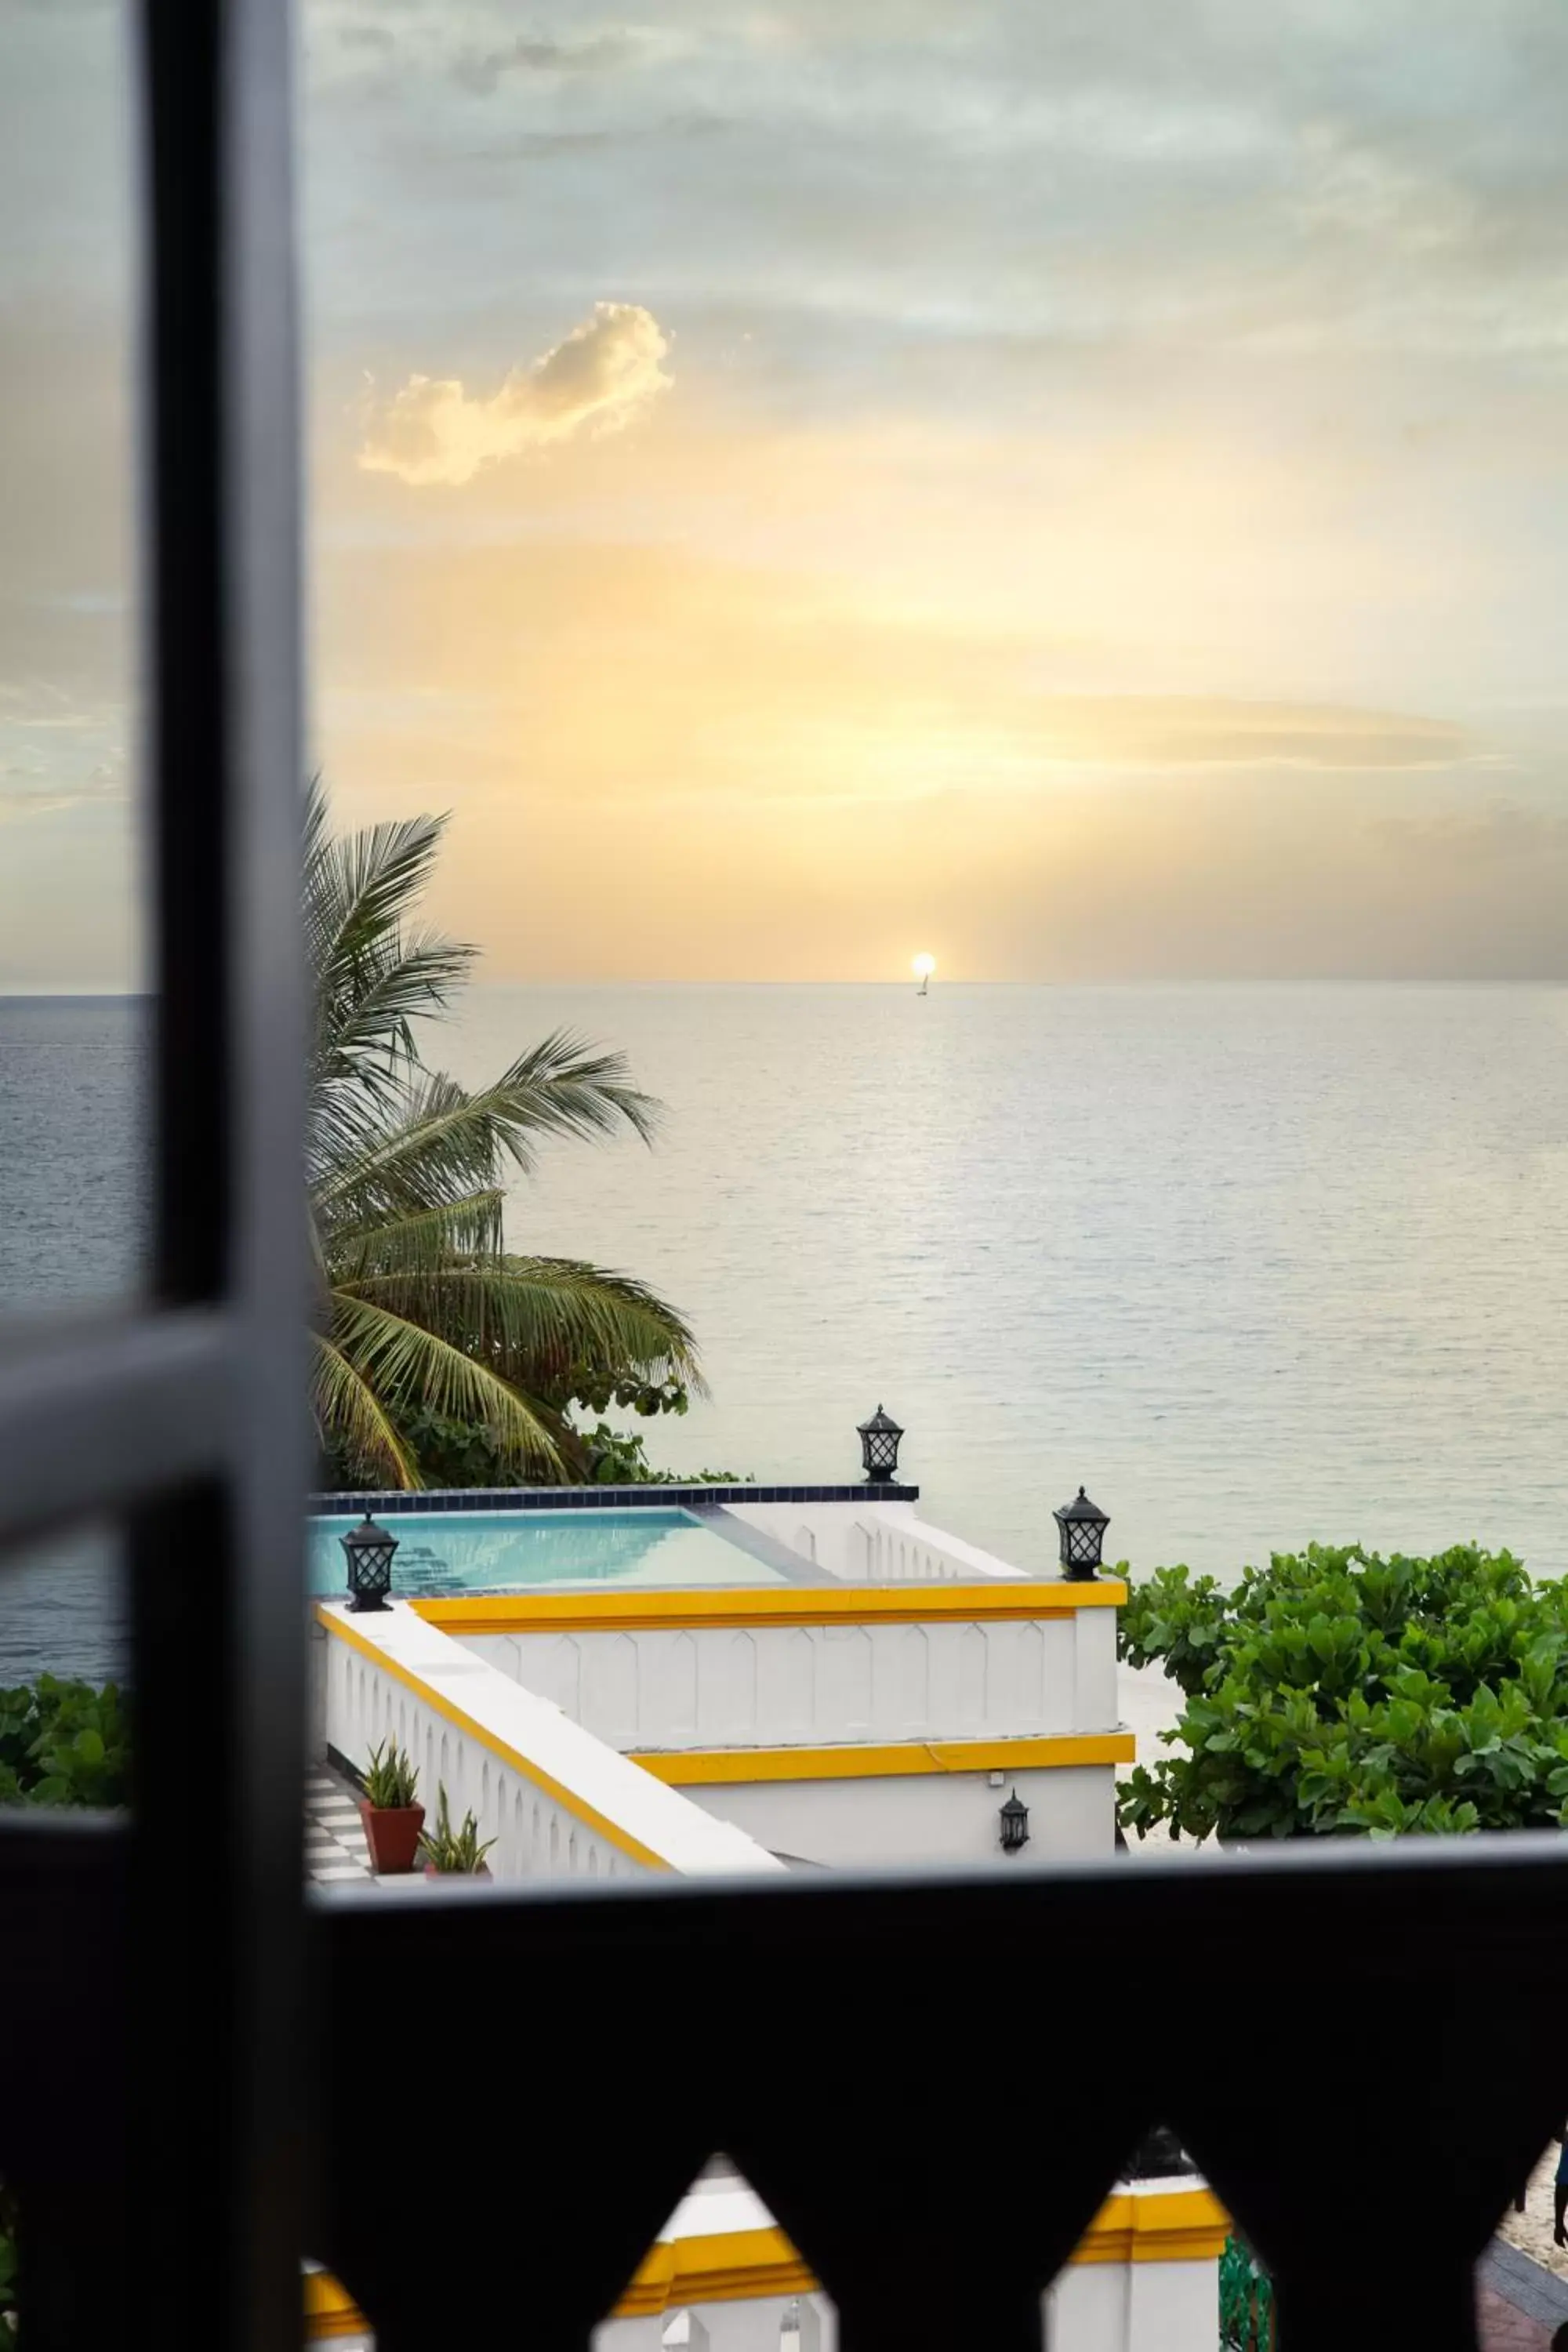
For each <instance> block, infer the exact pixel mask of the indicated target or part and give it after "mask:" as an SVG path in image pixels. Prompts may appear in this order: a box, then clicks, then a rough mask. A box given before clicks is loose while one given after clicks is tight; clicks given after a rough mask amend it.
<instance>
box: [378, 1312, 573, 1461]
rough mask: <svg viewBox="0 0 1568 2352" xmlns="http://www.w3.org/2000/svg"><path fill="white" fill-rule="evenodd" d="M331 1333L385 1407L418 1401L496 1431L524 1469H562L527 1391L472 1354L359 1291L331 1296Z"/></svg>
mask: <svg viewBox="0 0 1568 2352" xmlns="http://www.w3.org/2000/svg"><path fill="white" fill-rule="evenodd" d="M331 1305H332V1328H331V1338H332V1339H333V1342H334V1343H335V1345H336V1346H337V1348H338V1349H340V1350H341V1352H342V1356H343V1357H344V1359H345V1360H346V1361H347V1362H348V1363H349V1364H350V1365H351V1366H352V1367H353V1369H354V1370H356V1371H357V1372H358V1373H359V1375H360V1377H361V1379H362V1380H363V1381H364V1382H365V1383H366V1384H367V1386H369V1387H372V1388H374V1391H375V1392H376V1394H377V1395H378V1396H379V1397H380V1398H382V1399H383V1401H384V1403H385V1404H386V1405H387V1406H388V1407H390V1408H393V1409H396V1408H399V1407H401V1408H403V1409H405V1410H407V1411H413V1410H415V1409H416V1408H417V1407H420V1406H423V1407H425V1408H426V1410H427V1411H429V1412H438V1413H444V1414H447V1415H449V1416H450V1417H451V1418H452V1419H453V1420H455V1421H472V1422H479V1423H483V1424H484V1425H485V1426H486V1427H487V1428H489V1429H491V1430H493V1431H494V1432H495V1433H496V1436H497V1438H498V1440H499V1441H500V1450H501V1452H502V1453H503V1454H506V1455H507V1456H509V1457H510V1459H511V1460H512V1461H514V1462H516V1463H517V1464H518V1465H520V1466H521V1467H522V1468H524V1469H535V1470H540V1469H548V1470H559V1468H560V1467H561V1457H560V1454H559V1453H558V1452H557V1449H556V1446H555V1444H554V1441H553V1439H552V1437H551V1435H550V1433H549V1432H548V1430H547V1429H546V1428H545V1426H544V1423H543V1421H542V1419H541V1417H540V1415H539V1413H538V1412H536V1411H535V1409H534V1407H533V1405H532V1404H531V1402H530V1401H529V1400H528V1398H527V1397H525V1396H523V1395H521V1393H520V1392H519V1391H518V1390H517V1389H515V1388H513V1387H512V1386H511V1384H510V1382H509V1381H504V1380H502V1379H501V1378H500V1376H499V1374H497V1373H496V1372H493V1371H492V1370H490V1369H489V1366H488V1365H486V1364H483V1363H481V1362H479V1360H477V1359H476V1358H475V1357H473V1356H468V1355H465V1354H464V1353H463V1351H462V1349H460V1348H458V1347H455V1346H454V1345H453V1344H452V1343H451V1341H449V1340H447V1339H443V1338H442V1337H441V1336H440V1334H439V1333H437V1332H435V1331H431V1330H429V1329H426V1328H425V1327H424V1326H422V1325H421V1324H418V1323H414V1322H411V1321H409V1320H408V1319H407V1318H405V1317H404V1316H401V1315H398V1314H395V1313H394V1312H392V1311H391V1310H390V1309H389V1308H387V1307H384V1306H382V1305H380V1304H378V1303H377V1302H376V1301H374V1300H373V1299H369V1298H363V1297H359V1296H357V1295H356V1294H354V1293H353V1292H350V1291H345V1290H337V1291H334V1292H333V1294H332V1303H331Z"/></svg>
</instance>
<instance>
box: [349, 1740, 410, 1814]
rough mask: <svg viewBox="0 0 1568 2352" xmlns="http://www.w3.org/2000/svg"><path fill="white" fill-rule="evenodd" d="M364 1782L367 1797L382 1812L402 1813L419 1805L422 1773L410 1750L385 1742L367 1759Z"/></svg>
mask: <svg viewBox="0 0 1568 2352" xmlns="http://www.w3.org/2000/svg"><path fill="white" fill-rule="evenodd" d="M361 1780H362V1782H363V1788H364V1792H365V1795H366V1796H367V1797H368V1798H369V1799H370V1801H371V1803H372V1804H373V1805H374V1806H375V1808H376V1809H377V1811H381V1812H401V1811H404V1810H405V1809H406V1807H408V1806H409V1805H416V1804H417V1803H418V1802H419V1774H418V1772H417V1770H416V1768H415V1763H414V1759H413V1758H412V1756H410V1754H409V1753H408V1750H407V1749H406V1748H399V1746H398V1744H397V1742H396V1740H395V1739H384V1740H383V1741H382V1743H381V1745H380V1747H379V1748H372V1749H371V1751H370V1754H369V1755H368V1756H367V1757H366V1759H365V1766H364V1770H363V1774H362V1775H361Z"/></svg>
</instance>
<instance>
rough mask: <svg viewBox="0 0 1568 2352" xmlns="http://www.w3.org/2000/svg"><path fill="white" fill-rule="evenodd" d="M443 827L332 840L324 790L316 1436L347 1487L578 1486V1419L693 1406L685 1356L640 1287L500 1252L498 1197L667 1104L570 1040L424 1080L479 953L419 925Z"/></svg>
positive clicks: (313, 936)
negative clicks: (555, 1158) (561, 1143)
mask: <svg viewBox="0 0 1568 2352" xmlns="http://www.w3.org/2000/svg"><path fill="white" fill-rule="evenodd" d="M443 830H444V820H442V819H440V818H435V817H415V818H411V819H409V820H408V821H407V822H406V823H404V824H382V825H375V826H373V827H371V828H370V829H369V830H367V831H365V832H363V833H358V834H352V835H345V836H342V837H341V838H340V837H336V836H334V835H332V834H331V832H330V831H329V830H328V825H327V815H326V804H325V802H324V800H323V799H322V796H321V793H319V792H318V791H316V790H314V789H312V792H311V793H310V801H309V803H308V807H307V812H306V835H305V860H304V866H305V873H304V929H305V939H306V948H307V953H308V957H309V961H310V982H311V990H312V996H313V1001H314V1006H315V1023H314V1034H313V1037H312V1041H311V1050H310V1071H309V1083H308V1091H307V1103H306V1154H305V1162H306V1183H307V1196H308V1205H309V1211H310V1231H311V1240H312V1244H313V1249H314V1256H315V1263H316V1268H317V1274H318V1277H319V1279H318V1311H317V1315H316V1328H315V1332H314V1341H315V1361H314V1376H313V1390H312V1401H313V1404H314V1408H315V1415H316V1424H317V1429H318V1432H319V1434H320V1437H321V1446H322V1451H323V1453H324V1454H327V1456H328V1458H329V1465H330V1472H331V1475H333V1476H334V1477H335V1478H336V1479H338V1480H339V1481H340V1482H341V1483H346V1484H349V1485H353V1486H386V1485H391V1486H404V1487H413V1486H424V1485H426V1484H427V1483H429V1481H430V1479H431V1477H432V1475H438V1471H446V1472H447V1474H448V1475H450V1474H451V1472H452V1470H453V1468H454V1465H453V1462H452V1458H451V1457H452V1456H453V1454H456V1455H457V1456H458V1457H459V1458H458V1462H457V1463H456V1465H455V1467H456V1473H457V1478H456V1482H457V1483H461V1484H485V1485H492V1486H502V1485H510V1484H514V1483H518V1482H521V1480H524V1479H534V1480H537V1479H556V1478H563V1479H577V1478H581V1477H582V1476H584V1475H586V1474H585V1471H584V1465H583V1460H582V1448H581V1444H580V1442H579V1441H578V1440H577V1439H576V1437H575V1435H574V1432H573V1431H572V1429H571V1426H570V1422H569V1418H568V1416H569V1412H570V1408H571V1406H572V1404H573V1402H574V1401H579V1400H580V1401H582V1402H587V1403H589V1404H590V1405H591V1406H592V1407H593V1409H595V1410H597V1411H599V1412H603V1411H605V1410H606V1409H607V1403H608V1400H609V1399H610V1398H611V1397H614V1398H616V1401H617V1402H622V1403H624V1404H629V1406H630V1408H631V1409H632V1410H633V1411H634V1412H638V1413H641V1414H645V1415H646V1414H649V1413H653V1412H664V1411H684V1409H685V1400H686V1396H687V1392H688V1391H689V1388H690V1387H691V1386H693V1385H694V1384H696V1383H697V1382H698V1381H699V1380H700V1374H699V1370H698V1364H697V1350H696V1343H695V1341H694V1339H693V1338H692V1335H691V1332H690V1331H689V1329H688V1328H687V1326H686V1324H685V1322H684V1321H683V1320H682V1318H680V1316H679V1314H678V1313H677V1312H676V1311H675V1309H674V1308H673V1307H670V1306H668V1304H667V1303H666V1301H665V1300H663V1299H662V1298H660V1297H658V1294H657V1293H656V1292H654V1291H652V1290H650V1289H648V1288H647V1286H646V1285H645V1284H643V1283H639V1282H637V1281H636V1280H634V1279H633V1277H632V1276H629V1275H624V1274H616V1273H612V1272H608V1271H606V1270H605V1269H604V1268H602V1267H598V1266H594V1265H583V1264H581V1263H579V1262H578V1261H576V1260H574V1259H569V1258H549V1257H531V1256H523V1255H518V1254H516V1253H515V1252H512V1251H510V1250H509V1249H508V1248H507V1246H506V1240H505V1234H504V1223H503V1208H504V1202H505V1193H506V1186H507V1182H508V1180H509V1178H510V1175H511V1174H512V1173H513V1171H519V1170H521V1171H523V1172H524V1173H527V1172H528V1171H529V1170H531V1168H532V1167H533V1166H534V1164H535V1161H536V1159H537V1156H538V1150H539V1146H540V1143H541V1141H542V1140H543V1139H547V1138H555V1139H562V1138H565V1139H578V1140H584V1141H591V1140H595V1139H605V1138H608V1137H611V1136H614V1135H618V1134H624V1133H626V1132H627V1131H628V1130H629V1131H630V1132H631V1133H632V1134H634V1135H637V1136H639V1137H641V1138H642V1139H644V1140H645V1141H647V1140H648V1139H650V1138H651V1136H652V1133H653V1129H654V1126H655V1121H656V1118H657V1113H658V1106H657V1105H656V1104H655V1103H653V1102H652V1101H651V1100H650V1099H649V1097H647V1095H644V1094H642V1093H640V1092H639V1091H638V1089H637V1087H634V1086H633V1085H632V1084H631V1081H630V1076H629V1074H628V1071H627V1068H626V1062H625V1060H624V1058H623V1056H622V1055H619V1054H615V1053H600V1052H596V1051H595V1050H594V1049H593V1048H591V1047H590V1046H588V1045H585V1044H584V1041H583V1040H582V1039H581V1038H577V1037H574V1036H571V1035H568V1034H565V1033H564V1032H556V1033H555V1034H552V1035H551V1036H549V1037H546V1038H545V1039H544V1040H543V1042H542V1044H541V1045H534V1046H531V1047H530V1048H529V1050H528V1051H527V1052H525V1053H523V1054H521V1055H519V1056H518V1057H517V1059H516V1060H515V1061H514V1062H513V1063H512V1064H511V1065H510V1067H509V1068H508V1069H506V1070H504V1071H502V1073H501V1074H500V1076H499V1077H498V1078H496V1079H494V1080H493V1081H492V1082H491V1083H490V1084H489V1086H485V1087H479V1088H475V1089H470V1088H468V1087H461V1086H459V1085H458V1083H457V1081H456V1080H455V1079H452V1078H449V1077H447V1076H445V1075H444V1074H443V1073H441V1072H440V1071H438V1070H432V1069H429V1068H427V1067H426V1065H425V1063H424V1061H423V1059H422V1058H421V1055H420V1052H419V1046H418V1043H417V1038H418V1034H419V1032H418V1029H417V1027H416V1024H420V1023H427V1022H428V1021H429V1019H430V1018H432V1017H433V1016H438V1015H440V1014H442V1013H445V1012H446V1011H447V1008H448V1006H449V1005H450V1003H451V1000H452V998H453V996H454V995H455V994H456V992H458V989H459V988H460V987H461V986H462V985H463V984H464V982H465V981H466V979H467V976H468V971H469V969H470V967H471V965H472V961H473V955H474V950H472V949H471V948H468V947H464V946H461V945H458V944H457V943H456V942H454V941H452V940H444V939H442V938H440V937H439V936H438V935H437V934H435V933H433V932H430V931H427V930H425V929H420V928H417V927H416V921H415V916H416V908H417V905H418V901H419V899H420V898H421V897H422V896H423V894H424V892H425V890H426V887H427V886H428V884H429V882H430V879H431V877H432V875H433V873H434V871H435V866H436V861H437V856H438V853H439V850H440V845H441V837H442V833H443ZM601 1397H603V1398H604V1399H605V1402H603V1403H601V1402H598V1400H599V1399H600V1398H601ZM464 1433H468V1435H467V1437H465V1435H464ZM426 1441H427V1442H428V1443H429V1444H430V1446H431V1448H432V1451H433V1454H434V1456H435V1457H436V1458H435V1463H434V1464H433V1462H432V1460H430V1459H427V1458H426V1454H425V1452H424V1451H422V1447H423V1445H424V1444H426Z"/></svg>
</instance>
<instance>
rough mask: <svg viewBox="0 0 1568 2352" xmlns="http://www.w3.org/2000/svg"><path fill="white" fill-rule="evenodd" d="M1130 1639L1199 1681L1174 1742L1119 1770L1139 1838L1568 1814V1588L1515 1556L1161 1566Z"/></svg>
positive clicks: (1442, 1824)
mask: <svg viewBox="0 0 1568 2352" xmlns="http://www.w3.org/2000/svg"><path fill="white" fill-rule="evenodd" d="M1120 1639H1121V1655H1122V1656H1123V1657H1124V1658H1125V1659H1127V1660H1128V1661H1129V1663H1130V1664H1133V1665H1137V1666H1142V1665H1149V1664H1153V1663H1154V1662H1155V1661H1156V1660H1158V1661H1159V1662H1160V1663H1161V1664H1163V1666H1164V1669H1165V1672H1166V1673H1167V1674H1168V1675H1170V1676H1171V1677H1172V1679H1173V1681H1174V1682H1175V1683H1176V1684H1178V1685H1179V1686H1180V1688H1181V1689H1182V1690H1183V1691H1184V1694H1185V1695H1186V1706H1185V1708H1184V1712H1183V1714H1182V1717H1181V1718H1180V1720H1179V1722H1178V1723H1177V1725H1176V1727H1175V1729H1174V1731H1173V1732H1170V1733H1167V1734H1166V1735H1164V1736H1165V1738H1166V1739H1167V1741H1168V1742H1169V1743H1171V1744H1172V1745H1173V1746H1174V1747H1175V1748H1176V1749H1177V1750H1178V1752H1177V1753H1175V1754H1173V1755H1171V1756H1168V1757H1163V1758H1162V1759H1161V1760H1160V1762H1159V1763H1158V1764H1157V1765H1156V1766H1155V1767H1154V1769H1153V1770H1152V1771H1150V1770H1148V1769H1145V1768H1143V1767H1142V1766H1140V1767H1139V1768H1138V1769H1137V1770H1136V1771H1134V1772H1133V1773H1132V1775H1131V1779H1129V1780H1124V1781H1123V1782H1122V1783H1121V1790H1120V1806H1119V1811H1120V1815H1121V1822H1122V1825H1123V1826H1124V1827H1125V1828H1127V1829H1135V1830H1136V1831H1137V1832H1138V1834H1139V1835H1140V1837H1143V1836H1146V1835H1147V1833H1148V1832H1149V1831H1150V1830H1151V1829H1153V1828H1155V1827H1157V1826H1159V1825H1160V1824H1166V1825H1168V1826H1169V1828H1170V1830H1171V1831H1172V1832H1173V1834H1175V1835H1177V1836H1182V1835H1185V1836H1190V1837H1194V1838H1205V1837H1209V1836H1218V1837H1220V1838H1225V1839H1245V1838H1264V1837H1300V1836H1309V1835H1321V1834H1322V1833H1324V1832H1335V1831H1342V1832H1359V1833H1362V1834H1369V1835H1371V1836H1373V1837H1393V1836H1395V1835H1397V1834H1399V1833H1400V1832H1404V1831H1407V1830H1436V1831H1449V1832H1455V1831H1461V1832H1462V1831H1469V1830H1501V1829H1524V1828H1542V1827H1556V1826H1561V1825H1563V1824H1568V1583H1564V1584H1558V1583H1542V1584H1535V1583H1532V1581H1531V1578H1530V1577H1529V1576H1528V1575H1527V1574H1526V1573H1525V1570H1524V1569H1523V1568H1522V1567H1521V1564H1520V1562H1519V1561H1518V1560H1516V1559H1514V1558H1513V1557H1512V1556H1511V1554H1510V1553H1509V1552H1506V1551H1503V1552H1495V1553H1493V1552H1484V1551H1480V1550H1479V1549H1476V1547H1475V1546H1473V1545H1468V1544H1461V1545H1457V1546H1456V1547H1455V1548H1454V1549H1453V1550H1451V1551H1447V1552H1443V1553H1440V1554H1438V1555H1437V1556H1436V1557H1435V1558H1433V1559H1405V1558H1404V1557H1402V1556H1399V1555H1395V1557H1394V1558H1393V1559H1380V1558H1378V1557H1377V1555H1376V1554H1374V1553H1370V1552H1366V1551H1363V1550H1362V1549H1361V1548H1360V1547H1359V1546H1358V1545H1348V1546H1345V1547H1344V1548H1342V1549H1335V1548H1331V1547H1330V1546H1327V1545H1322V1544H1312V1545H1310V1546H1309V1547H1308V1549H1307V1550H1306V1551H1304V1552H1300V1553H1295V1552H1289V1553H1276V1554H1275V1555H1274V1557H1273V1559H1271V1561H1270V1562H1269V1565H1268V1568H1267V1569H1256V1568H1249V1569H1247V1570H1245V1571H1244V1572H1243V1575H1242V1579H1241V1581H1240V1583H1239V1584H1238V1585H1237V1586H1236V1587H1235V1589H1234V1590H1232V1591H1225V1590H1224V1589H1223V1588H1222V1587H1221V1586H1220V1585H1219V1584H1218V1583H1217V1582H1216V1581H1215V1579H1214V1578H1213V1577H1212V1576H1198V1577H1194V1576H1192V1575H1190V1574H1189V1572H1188V1570H1186V1569H1184V1568H1163V1569H1159V1570H1156V1571H1155V1573H1154V1575H1153V1576H1152V1577H1151V1578H1150V1579H1148V1580H1147V1581H1146V1582H1143V1583H1142V1584H1137V1585H1134V1586H1133V1587H1132V1588H1131V1591H1130V1592H1129V1595H1128V1601H1127V1606H1126V1608H1125V1610H1124V1612H1122V1618H1121V1637H1120Z"/></svg>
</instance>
